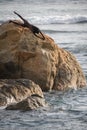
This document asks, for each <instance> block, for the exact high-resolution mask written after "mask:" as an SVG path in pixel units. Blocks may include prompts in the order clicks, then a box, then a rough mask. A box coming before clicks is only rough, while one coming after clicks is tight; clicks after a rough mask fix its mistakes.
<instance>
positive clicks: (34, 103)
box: [6, 95, 47, 111]
mask: <svg viewBox="0 0 87 130" xmlns="http://www.w3.org/2000/svg"><path fill="white" fill-rule="evenodd" d="M46 105H47V103H46V102H45V100H44V98H42V97H40V96H38V95H31V96H30V97H28V98H26V99H24V100H23V101H21V102H18V103H15V104H11V105H8V106H7V107H6V109H7V110H22V111H29V110H33V109H34V110H35V109H37V108H39V107H46Z"/></svg>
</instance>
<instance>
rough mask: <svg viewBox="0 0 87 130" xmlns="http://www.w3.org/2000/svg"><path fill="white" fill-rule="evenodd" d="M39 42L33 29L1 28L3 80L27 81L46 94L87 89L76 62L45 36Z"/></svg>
mask: <svg viewBox="0 0 87 130" xmlns="http://www.w3.org/2000/svg"><path fill="white" fill-rule="evenodd" d="M44 37H45V40H42V39H40V38H37V37H36V36H35V35H34V34H33V33H32V32H31V31H30V30H29V28H24V27H21V26H18V25H15V24H13V23H8V22H7V23H5V24H2V25H1V26H0V78H8V79H11V78H13V79H14V78H16V79H18V78H26V79H30V80H32V81H34V82H35V83H37V84H38V85H40V87H41V88H42V90H44V91H47V90H51V89H56V90H65V89H68V88H69V87H71V88H77V87H83V86H85V85H86V80H85V76H84V74H83V72H82V69H81V67H80V65H79V63H78V62H77V60H76V58H75V57H74V56H73V55H72V54H71V53H69V52H68V51H65V50H64V49H61V48H59V47H58V46H57V45H56V44H55V42H54V40H53V39H52V38H50V37H48V36H47V35H45V34H44Z"/></svg>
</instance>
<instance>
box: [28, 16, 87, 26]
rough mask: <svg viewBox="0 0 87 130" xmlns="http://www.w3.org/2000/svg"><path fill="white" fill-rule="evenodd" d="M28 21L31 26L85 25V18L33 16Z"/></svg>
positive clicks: (86, 20) (86, 17)
mask: <svg viewBox="0 0 87 130" xmlns="http://www.w3.org/2000/svg"><path fill="white" fill-rule="evenodd" d="M28 20H29V21H31V22H32V23H33V24H76V23H87V16H79V15H77V16H70V15H66V16H57V15H56V16H33V17H30V18H28Z"/></svg>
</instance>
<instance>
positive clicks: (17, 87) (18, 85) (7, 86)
mask: <svg viewBox="0 0 87 130" xmlns="http://www.w3.org/2000/svg"><path fill="white" fill-rule="evenodd" d="M31 95H38V97H42V98H44V96H43V93H42V90H41V88H40V87H39V85H37V84H35V83H34V82H32V81H30V80H28V79H8V80H7V79H4V80H0V106H4V105H8V104H11V103H17V102H20V101H22V100H24V99H26V98H27V97H30V96H31Z"/></svg>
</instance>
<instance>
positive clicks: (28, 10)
mask: <svg viewBox="0 0 87 130" xmlns="http://www.w3.org/2000/svg"><path fill="white" fill-rule="evenodd" d="M14 11H16V12H18V13H19V14H20V15H22V16H23V17H24V18H25V19H27V20H28V21H29V22H30V23H31V24H33V25H35V26H37V27H39V28H40V29H41V30H42V32H43V33H45V34H47V35H49V36H50V37H52V38H53V39H54V41H55V43H56V44H57V45H58V46H59V47H61V48H63V49H65V50H68V51H69V52H71V53H72V54H73V55H74V56H76V58H77V60H78V62H79V63H80V64H81V67H82V69H83V72H84V74H85V77H86V80H87V0H0V24H1V23H3V22H5V21H7V20H13V19H19V17H18V16H17V15H15V14H14ZM44 96H45V99H46V101H47V102H48V104H49V107H45V108H40V109H37V110H33V111H27V112H22V111H10V110H5V109H4V108H3V107H1V108H0V130H87V86H85V87H84V88H80V89H77V90H73V89H70V90H68V91H65V92H61V91H51V92H45V93H44Z"/></svg>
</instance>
